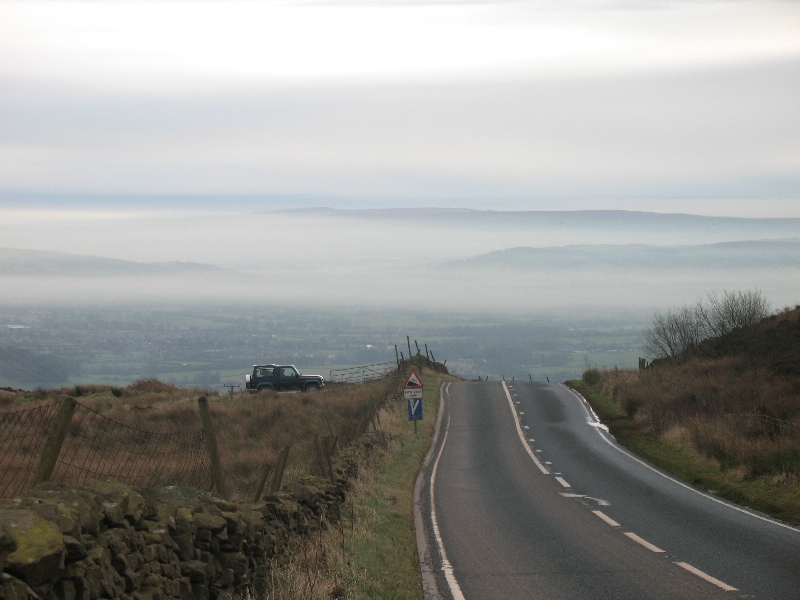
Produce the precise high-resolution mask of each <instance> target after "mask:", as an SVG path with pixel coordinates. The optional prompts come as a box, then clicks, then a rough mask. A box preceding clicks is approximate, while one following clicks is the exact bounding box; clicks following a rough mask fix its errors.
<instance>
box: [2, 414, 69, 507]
mask: <svg viewBox="0 0 800 600" xmlns="http://www.w3.org/2000/svg"><path fill="white" fill-rule="evenodd" d="M59 405H60V401H56V402H53V403H50V404H46V405H42V406H37V407H34V408H26V409H22V410H15V411H4V412H0V498H13V497H14V496H18V495H19V494H21V493H22V492H24V491H25V490H27V489H28V487H29V486H30V483H31V480H32V478H33V471H34V469H36V465H37V464H38V462H39V457H40V456H41V453H42V449H43V448H44V445H45V442H46V438H47V431H48V429H49V428H50V426H51V424H52V422H53V417H54V416H55V414H56V412H57V411H58V407H59Z"/></svg>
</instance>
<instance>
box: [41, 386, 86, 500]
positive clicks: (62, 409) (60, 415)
mask: <svg viewBox="0 0 800 600" xmlns="http://www.w3.org/2000/svg"><path fill="white" fill-rule="evenodd" d="M77 406H78V401H77V400H75V398H73V397H72V396H67V397H66V398H64V399H63V400H62V401H61V406H59V407H58V412H56V416H55V417H54V418H53V424H52V425H51V427H50V432H49V433H48V435H47V441H46V442H45V444H44V449H43V450H42V456H41V457H40V458H39V464H38V465H37V466H36V471H34V474H33V482H32V483H31V487H36V486H37V485H39V484H40V483H43V482H45V481H50V478H51V477H52V476H53V471H54V470H55V468H56V462H57V461H58V455H59V454H60V453H61V446H62V445H63V444H64V438H65V437H66V436H67V430H68V429H69V423H70V421H71V420H72V415H73V414H75V408H76V407H77Z"/></svg>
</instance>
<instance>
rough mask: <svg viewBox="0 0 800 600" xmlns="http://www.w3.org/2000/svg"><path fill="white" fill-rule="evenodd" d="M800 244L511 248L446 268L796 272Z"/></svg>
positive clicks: (451, 263)
mask: <svg viewBox="0 0 800 600" xmlns="http://www.w3.org/2000/svg"><path fill="white" fill-rule="evenodd" d="M798 264H800V239H786V240H758V241H741V242H721V243H716V244H704V245H697V246H650V245H646V244H627V245H611V244H607V245H585V246H584V245H570V246H560V247H546V248H531V247H520V248H509V249H506V250H498V251H495V252H489V253H487V254H481V255H478V256H474V257H471V258H466V259H462V260H456V261H449V262H446V263H444V266H445V267H450V268H460V269H482V268H507V269H534V268H538V267H544V266H546V267H549V268H553V267H563V268H576V267H592V266H603V267H614V268H648V267H653V268H675V269H687V268H693V267H696V268H709V267H720V268H726V269H731V268H782V267H789V268H796V267H797V265H798Z"/></svg>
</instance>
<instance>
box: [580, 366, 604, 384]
mask: <svg viewBox="0 0 800 600" xmlns="http://www.w3.org/2000/svg"><path fill="white" fill-rule="evenodd" d="M601 381H602V375H601V374H600V370H599V369H586V370H585V371H584V372H583V382H584V383H585V384H586V385H592V386H596V385H600V382H601Z"/></svg>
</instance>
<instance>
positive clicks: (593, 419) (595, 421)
mask: <svg viewBox="0 0 800 600" xmlns="http://www.w3.org/2000/svg"><path fill="white" fill-rule="evenodd" d="M502 383H503V390H504V391H505V393H506V398H507V399H508V405H509V406H510V407H511V412H512V414H513V415H514V422H515V424H516V427H517V434H518V435H519V438H520V441H522V446H523V447H524V448H525V450H526V451H527V453H528V455H529V456H530V457H531V459H533V462H534V463H535V464H536V466H537V467H538V468H539V470H540V471H541V472H542V473H543V474H545V475H553V472H551V471H550V470H548V469H547V467H545V466H544V465H543V464H542V463H541V462H540V461H539V459H538V458H537V457H536V454H535V453H534V451H533V450H531V447H530V445H529V444H527V443H525V436H524V434H523V429H524V430H526V431H527V430H529V429H530V427H529V426H527V425H522V424H521V423H520V418H519V417H520V415H524V414H525V413H524V412H522V411H518V410H515V409H514V402H513V401H512V400H511V394H510V393H509V390H508V387H507V386H506V382H505V381H503V382H502ZM562 385H563V384H562ZM564 387H565V388H566V389H568V390H569V391H570V392H572V393H573V394H574V395H575V396H576V397H577V398H578V399H579V400H580V401H581V406H583V409H584V410H585V411H586V414H587V418H588V420H587V423H588V424H589V425H590V426H592V427H595V428H596V429H598V430H599V431H598V433H600V436H601V437H602V438H603V439H604V440H605V441H606V442H608V443H609V444H610V445H611V446H612V447H614V448H616V449H618V450H619V451H620V452H623V453H624V454H626V455H628V456H630V457H631V458H633V459H634V460H636V461H637V462H639V463H641V464H643V465H645V466H646V467H648V468H650V469H651V470H653V471H655V472H656V473H658V474H659V475H662V476H663V477H666V478H667V479H669V480H671V481H674V482H675V483H678V484H680V485H682V486H683V487H686V488H688V487H689V486H687V485H686V484H684V483H681V482H680V481H677V480H676V479H673V478H672V477H669V476H668V475H665V474H664V473H661V472H660V471H658V470H656V469H653V467H651V466H650V465H648V464H647V463H645V462H644V461H642V460H640V459H638V458H636V457H635V456H632V455H631V454H630V453H629V452H626V451H624V450H622V449H621V448H619V447H618V446H616V445H615V444H613V443H612V442H611V440H609V439H608V437H606V436H609V437H613V436H611V434H610V433H608V427H606V426H605V425H604V424H602V423H601V422H600V418H599V417H598V416H597V414H596V413H595V412H594V410H593V409H592V407H591V406H590V405H589V403H588V402H587V401H586V399H585V398H584V397H583V396H581V395H580V394H578V393H577V392H576V391H575V390H573V389H571V388H569V387H567V386H564ZM514 395H515V396H516V393H515V394H514ZM516 404H520V403H519V402H516ZM604 432H605V433H604ZM528 441H529V442H533V441H534V439H533V438H530V439H529V440H528ZM536 452H541V450H538V449H537V450H536ZM545 464H547V465H552V464H553V463H552V462H549V461H547V462H546V463H545ZM560 475H561V474H560V473H557V474H556V475H555V476H554V477H555V479H556V481H558V482H559V483H560V484H561V485H562V486H563V487H564V488H572V486H571V485H570V484H569V483H567V481H566V480H565V479H564V478H563V477H561V476H560ZM689 489H692V491H695V492H697V493H698V494H701V495H703V496H706V494H703V493H702V492H699V491H698V490H695V489H694V488H689ZM561 496H563V497H565V498H578V499H586V498H589V499H592V500H595V499H594V498H590V497H589V496H585V495H583V494H564V493H562V494H561ZM709 498H710V499H711V500H715V501H716V502H719V503H720V504H724V505H726V506H729V505H728V504H727V503H724V502H721V501H719V500H717V499H716V498H712V497H710V496H709ZM604 502H605V501H604ZM605 504H606V505H607V504H608V503H607V502H606V503H605ZM732 508H737V507H735V506H733V507H732ZM737 509H738V508H737ZM738 510H740V511H741V512H745V513H747V514H750V515H752V516H755V517H757V518H760V519H763V520H766V521H769V522H772V523H775V524H776V525H781V526H783V527H787V526H785V525H783V524H781V523H778V522H775V521H772V520H770V519H764V518H763V517H760V516H759V515H754V514H752V513H750V512H749V511H745V510H743V509H738ZM592 513H594V514H595V515H596V516H597V517H599V518H600V519H601V520H603V521H604V522H605V523H606V524H608V525H609V526H611V527H613V528H615V529H622V525H620V524H619V523H617V522H616V521H615V520H614V519H612V518H611V517H609V516H608V515H606V514H605V513H604V512H602V511H600V510H592ZM788 528H789V529H794V528H793V527H788ZM623 534H624V535H625V536H626V537H627V538H629V539H630V540H632V541H634V542H636V543H637V544H639V545H640V546H642V547H644V548H647V549H648V550H650V551H651V552H655V553H658V554H665V555H666V552H665V551H664V550H662V549H661V548H659V547H658V546H656V545H654V544H651V543H650V542H648V541H647V540H645V539H644V538H642V537H640V536H638V535H637V534H635V533H633V532H632V531H623ZM672 562H673V564H675V565H677V566H679V567H681V568H682V569H684V570H685V571H687V572H689V573H691V574H692V575H695V576H696V577H699V578H700V579H703V580H704V581H706V582H708V583H711V584H713V585H715V586H717V587H719V588H720V589H722V590H725V591H727V592H735V591H738V589H737V588H735V587H733V586H731V585H728V584H727V583H725V582H723V581H720V580H719V579H717V578H716V577H712V576H711V575H709V574H708V573H705V572H704V571H701V570H700V569H698V568H696V567H693V566H692V565H690V564H689V563H686V562H678V561H672Z"/></svg>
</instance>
